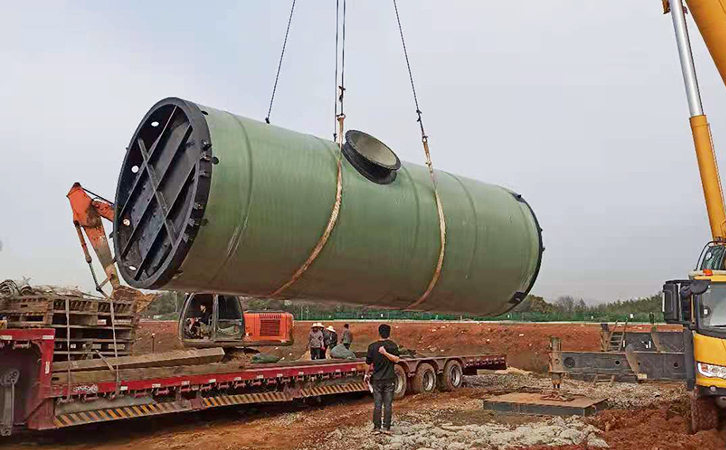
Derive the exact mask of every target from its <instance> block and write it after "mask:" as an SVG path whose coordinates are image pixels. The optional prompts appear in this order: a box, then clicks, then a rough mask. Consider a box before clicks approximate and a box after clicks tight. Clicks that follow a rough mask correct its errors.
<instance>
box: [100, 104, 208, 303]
mask: <svg viewBox="0 0 726 450" xmlns="http://www.w3.org/2000/svg"><path fill="white" fill-rule="evenodd" d="M182 115H183V116H182ZM205 115H206V112H205V111H204V110H202V109H200V108H199V106H198V105H197V104H195V103H192V102H188V101H186V100H183V99H180V98H175V97H169V98H166V99H164V100H161V101H159V102H158V103H156V104H155V105H154V106H153V107H152V108H151V109H150V110H149V112H147V113H146V115H145V116H144V118H143V120H142V121H141V123H140V124H139V126H138V127H137V128H136V131H135V132H134V134H133V137H132V139H131V142H130V143H129V147H128V148H127V152H126V156H125V157H124V161H123V164H122V166H121V173H120V175H119V180H118V185H117V188H116V201H115V208H116V210H115V213H116V214H115V220H114V224H113V228H114V233H113V240H114V246H115V248H116V259H117V261H118V266H119V270H120V271H121V273H122V275H123V277H124V278H125V279H126V280H134V286H136V287H138V288H143V289H155V288H158V287H161V286H163V285H164V284H166V283H167V282H168V281H169V280H171V279H172V278H173V277H174V276H175V275H176V271H177V268H178V267H179V265H181V263H182V261H183V260H184V258H185V257H186V255H187V253H188V251H189V249H190V248H191V246H192V243H193V241H194V238H195V236H196V234H197V232H198V231H199V228H200V226H202V225H203V216H204V211H205V208H206V206H207V201H208V199H209V192H210V187H211V177H212V166H213V165H214V164H215V163H216V162H218V160H217V159H215V157H214V156H213V154H212V140H211V135H210V130H209V126H208V124H207V121H206V119H205ZM180 120H181V122H180ZM185 125H186V128H180V127H184V126H185ZM175 132H176V133H177V134H176V135H174V133H175ZM180 135H181V136H180ZM179 137H181V139H179ZM172 138H174V139H176V141H172ZM177 141H178V142H177ZM173 144H176V145H173ZM181 157H185V158H187V159H188V160H189V161H188V163H187V166H186V167H184V166H182V165H180V164H174V162H175V160H178V159H179V158H181ZM180 168H184V169H187V170H188V173H181V175H180V174H179V172H178V171H179V170H180ZM172 178H173V180H172ZM170 181H174V182H175V183H171V182H170ZM190 183H191V184H190ZM164 188H166V190H167V191H166V192H164ZM172 188H173V189H174V191H172V192H169V191H170V190H171V189H172ZM169 194H171V195H169ZM190 197H193V198H190ZM136 201H139V202H143V203H141V204H140V205H139V204H137V203H136ZM175 208H186V210H182V211H181V212H177V210H176V209H175ZM149 214H151V216H149ZM145 236H146V237H148V236H153V239H152V240H151V242H149V241H146V240H145V239H146V238H145ZM132 252H136V253H138V255H136V257H135V258H133V257H129V256H128V255H129V254H131V253H132ZM169 252H172V253H173V256H172V257H171V258H166V257H165V255H166V254H168V253H169ZM152 260H153V262H155V263H156V266H155V267H154V266H152V267H151V268H150V265H151V263H152Z"/></svg>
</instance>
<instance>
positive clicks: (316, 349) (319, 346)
mask: <svg viewBox="0 0 726 450" xmlns="http://www.w3.org/2000/svg"><path fill="white" fill-rule="evenodd" d="M322 330H323V324H322V323H320V322H316V323H314V324H313V325H312V326H311V327H310V334H309V335H308V348H309V349H310V359H325V350H324V345H325V343H324V342H323V331H322Z"/></svg>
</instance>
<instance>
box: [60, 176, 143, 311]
mask: <svg viewBox="0 0 726 450" xmlns="http://www.w3.org/2000/svg"><path fill="white" fill-rule="evenodd" d="M89 194H91V195H93V197H91V195H89ZM67 197H68V200H69V201H70V203H71V210H73V225H74V226H75V227H76V233H77V234H78V240H79V242H80V244H81V249H83V255H84V256H85V258H86V263H88V267H89V268H90V270H91V275H92V276H93V282H94V283H95V285H96V290H97V291H98V292H100V293H101V294H102V295H104V296H107V295H106V293H105V292H104V291H103V287H104V286H105V285H106V283H109V284H111V295H110V297H111V298H112V299H113V300H124V301H135V302H136V304H137V311H142V310H143V309H145V308H146V306H148V304H149V303H151V302H152V301H153V300H154V299H155V298H156V297H157V295H156V294H144V293H142V292H141V291H137V290H136V289H133V288H130V287H128V286H123V285H121V280H120V279H119V276H118V271H117V270H116V261H115V259H114V257H113V255H112V253H111V247H110V246H109V245H108V238H107V237H106V230H105V228H104V227H103V220H102V219H106V220H108V221H111V222H113V219H114V206H113V203H111V202H109V201H108V200H104V199H103V198H101V197H99V196H97V195H96V194H93V193H92V192H90V191H87V190H86V189H84V188H83V186H81V184H80V183H73V186H72V187H71V190H70V191H69V192H68V195H67ZM84 233H85V236H86V237H88V242H90V244H91V247H93V251H94V253H96V256H97V257H98V260H99V262H100V263H101V266H103V271H104V273H105V279H104V280H103V281H101V282H100V283H99V281H98V277H97V276H96V271H95V270H94V269H93V258H92V257H91V254H90V253H89V251H88V244H87V243H86V237H84Z"/></svg>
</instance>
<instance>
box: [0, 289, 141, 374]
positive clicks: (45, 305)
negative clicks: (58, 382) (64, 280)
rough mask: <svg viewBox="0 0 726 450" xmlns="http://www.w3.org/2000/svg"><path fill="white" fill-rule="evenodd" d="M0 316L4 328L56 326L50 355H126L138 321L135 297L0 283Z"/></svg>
mask: <svg viewBox="0 0 726 450" xmlns="http://www.w3.org/2000/svg"><path fill="white" fill-rule="evenodd" d="M0 320H3V321H4V322H6V327H7V328H10V329H12V328H52V329H54V330H55V349H54V355H53V359H54V361H68V360H81V359H92V358H98V357H118V356H128V355H131V353H132V346H133V343H134V340H135V334H136V329H137V327H138V322H139V310H138V303H137V299H136V298H134V297H132V296H129V295H127V296H126V297H123V296H121V297H119V298H118V299H109V298H104V297H97V296H93V295H89V294H86V293H84V292H81V291H80V290H78V289H77V288H73V287H60V286H30V285H29V284H28V282H27V280H23V281H22V282H16V281H13V280H5V281H3V282H2V283H0Z"/></svg>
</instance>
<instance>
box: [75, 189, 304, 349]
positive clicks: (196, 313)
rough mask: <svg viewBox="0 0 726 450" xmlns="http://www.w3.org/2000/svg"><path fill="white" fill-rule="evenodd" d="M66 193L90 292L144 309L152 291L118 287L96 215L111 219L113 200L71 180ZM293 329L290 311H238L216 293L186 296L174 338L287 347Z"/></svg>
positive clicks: (237, 303) (233, 299)
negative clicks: (95, 263)
mask: <svg viewBox="0 0 726 450" xmlns="http://www.w3.org/2000/svg"><path fill="white" fill-rule="evenodd" d="M67 197H68V200H69V201H70V204H71V210H72V211H73V225H74V226H75V228H76V233H77V234H78V240H79V242H80V244H81V249H82V250H83V255H84V257H85V259H86V263H87V264H88V267H89V268H90V271H91V276H92V277H93V282H94V283H95V285H96V291H98V292H99V293H100V294H101V295H103V296H104V297H108V298H110V299H112V300H114V301H122V300H123V301H135V302H136V304H137V311H142V310H143V309H145V308H146V307H147V306H148V305H149V303H151V302H152V301H153V300H155V299H156V298H157V297H158V294H153V293H152V294H145V293H143V292H141V291H139V290H136V289H133V288H131V287H129V286H124V285H122V284H121V281H120V279H119V275H118V271H117V268H116V260H115V258H114V256H113V255H112V253H111V248H110V247H109V245H108V238H107V237H106V231H105V228H104V226H103V220H102V219H106V220H108V221H111V222H113V221H114V218H115V213H114V205H113V203H112V202H110V201H108V200H106V199H104V198H102V197H100V196H98V195H97V194H94V193H93V192H91V191H89V190H87V189H85V188H83V186H81V184H80V183H74V184H73V186H72V187H71V189H70V191H69V192H68V195H67ZM84 234H85V236H86V237H87V238H88V242H90V244H91V247H93V250H94V253H95V254H96V257H97V258H98V261H99V262H100V263H101V266H102V267H103V271H104V275H105V278H104V279H103V280H102V281H100V282H99V277H98V276H97V275H96V271H95V270H94V268H93V258H92V257H91V254H90V252H89V251H88V244H87V242H86V237H84ZM108 284H110V285H111V293H110V294H106V292H105V291H104V287H106V285H108ZM293 327H294V319H293V316H292V314H290V313H286V312H276V311H259V312H255V311H244V309H243V304H242V300H241V299H240V298H239V297H237V296H232V295H223V294H218V293H192V294H189V295H187V296H186V298H185V300H184V305H183V306H182V310H181V314H180V316H179V323H178V329H179V340H180V341H181V343H182V345H184V346H185V347H192V348H209V347H222V348H225V349H233V348H240V347H243V348H247V347H263V346H287V345H292V344H293V343H294V339H293Z"/></svg>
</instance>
